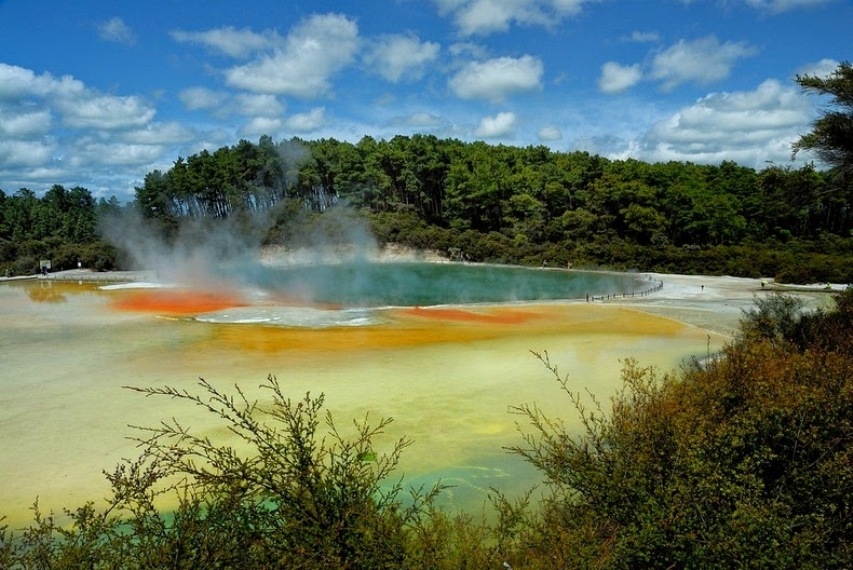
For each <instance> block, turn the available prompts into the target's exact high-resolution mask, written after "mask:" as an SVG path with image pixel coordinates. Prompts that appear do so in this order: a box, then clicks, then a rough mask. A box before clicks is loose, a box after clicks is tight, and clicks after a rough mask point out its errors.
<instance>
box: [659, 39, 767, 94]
mask: <svg viewBox="0 0 853 570" xmlns="http://www.w3.org/2000/svg"><path fill="white" fill-rule="evenodd" d="M755 53H757V50H756V49H755V48H753V47H751V46H749V45H748V44H746V43H745V42H737V43H735V42H726V43H724V44H720V42H719V40H717V38H716V37H714V36H707V37H704V38H700V39H698V40H693V41H685V40H681V41H679V42H678V43H677V44H675V45H674V46H672V47H670V48H668V49H666V50H664V51H661V52H659V53H658V54H657V55H655V57H654V60H653V62H652V70H651V77H652V79H655V80H658V81H660V82H661V86H662V87H663V88H664V89H665V90H670V89H673V88H674V87H677V86H678V85H680V84H682V83H687V82H696V83H699V84H708V83H712V82H714V81H719V80H721V79H725V78H726V77H728V76H729V73H730V72H731V68H732V66H733V65H734V63H735V62H736V61H737V60H738V59H741V58H743V57H748V56H751V55H754V54H755Z"/></svg>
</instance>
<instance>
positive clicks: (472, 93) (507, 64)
mask: <svg viewBox="0 0 853 570" xmlns="http://www.w3.org/2000/svg"><path fill="white" fill-rule="evenodd" d="M542 73H543V66H542V62H541V61H540V60H539V59H538V58H535V57H531V56H529V55H525V56H522V57H520V58H512V57H500V58H496V59H490V60H488V61H484V62H472V63H468V64H467V65H465V66H464V67H463V68H462V69H461V70H459V72H457V73H456V75H454V76H453V77H452V78H451V79H450V81H449V86H450V89H451V91H453V93H454V94H456V96H457V97H460V98H462V99H486V100H488V101H493V102H500V101H503V100H504V99H505V98H506V97H507V96H508V95H511V94H513V93H518V92H523V91H533V90H536V89H539V88H540V87H541V80H542Z"/></svg>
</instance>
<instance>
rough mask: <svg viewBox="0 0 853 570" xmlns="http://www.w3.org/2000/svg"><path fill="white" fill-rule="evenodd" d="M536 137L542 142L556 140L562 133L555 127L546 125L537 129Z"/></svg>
mask: <svg viewBox="0 0 853 570" xmlns="http://www.w3.org/2000/svg"><path fill="white" fill-rule="evenodd" d="M537 137H538V138H539V140H540V141H542V142H550V141H558V140H560V139H561V138H563V133H562V131H560V129H558V128H557V127H555V126H553V125H548V126H547V127H542V128H541V129H539V132H538V133H537Z"/></svg>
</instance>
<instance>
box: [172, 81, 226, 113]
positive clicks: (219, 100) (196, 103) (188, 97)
mask: <svg viewBox="0 0 853 570" xmlns="http://www.w3.org/2000/svg"><path fill="white" fill-rule="evenodd" d="M178 97H179V98H180V100H181V102H182V103H183V104H184V107H186V108H187V109H188V110H190V111H198V110H212V109H216V108H217V107H220V106H221V105H222V104H223V103H224V102H225V100H226V99H227V98H228V95H227V94H226V93H222V92H221V91H214V90H212V89H207V88H205V87H190V88H188V89H183V90H181V92H180V93H178Z"/></svg>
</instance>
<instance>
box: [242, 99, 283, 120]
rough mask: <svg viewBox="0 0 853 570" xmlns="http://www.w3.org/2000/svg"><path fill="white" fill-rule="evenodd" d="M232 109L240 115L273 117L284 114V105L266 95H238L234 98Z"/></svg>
mask: <svg viewBox="0 0 853 570" xmlns="http://www.w3.org/2000/svg"><path fill="white" fill-rule="evenodd" d="M234 107H235V112H237V113H239V114H240V115H259V116H263V117H275V116H277V115H281V114H282V113H284V105H282V104H281V103H280V102H279V100H278V99H276V97H275V95H267V94H258V93H240V94H238V95H236V96H235V97H234Z"/></svg>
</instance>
